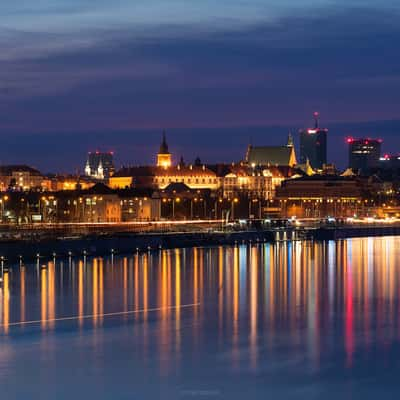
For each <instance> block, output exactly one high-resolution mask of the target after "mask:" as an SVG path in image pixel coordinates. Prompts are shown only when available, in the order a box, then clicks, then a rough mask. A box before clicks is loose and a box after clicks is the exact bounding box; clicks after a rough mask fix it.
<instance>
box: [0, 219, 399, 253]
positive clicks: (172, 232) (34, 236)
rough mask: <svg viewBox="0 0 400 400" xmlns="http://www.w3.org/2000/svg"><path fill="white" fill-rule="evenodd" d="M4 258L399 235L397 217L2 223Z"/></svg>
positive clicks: (134, 251) (0, 240)
mask: <svg viewBox="0 0 400 400" xmlns="http://www.w3.org/2000/svg"><path fill="white" fill-rule="evenodd" d="M0 233H1V239H0V257H1V258H2V259H3V260H6V259H7V260H9V261H16V260H22V259H24V260H33V259H36V258H54V257H67V256H68V257H71V256H81V255H98V256H104V255H108V254H131V253H138V252H139V253H141V252H144V251H152V250H160V249H166V248H183V247H194V246H218V245H238V244H243V243H258V242H259V243H262V242H270V243H272V242H280V241H298V240H338V239H345V238H352V237H367V236H370V237H374V236H396V235H400V221H398V220H393V219H392V220H375V219H368V220H367V219H366V220H355V221H354V220H338V221H336V220H335V221H332V220H315V219H307V220H287V219H277V220H250V221H243V220H241V221H235V222H231V223H224V221H221V220H220V221H215V220H200V221H170V222H167V221H162V222H142V223H127V224H121V223H119V224H93V223H92V224H37V225H21V226H15V225H3V226H2V227H1V229H0Z"/></svg>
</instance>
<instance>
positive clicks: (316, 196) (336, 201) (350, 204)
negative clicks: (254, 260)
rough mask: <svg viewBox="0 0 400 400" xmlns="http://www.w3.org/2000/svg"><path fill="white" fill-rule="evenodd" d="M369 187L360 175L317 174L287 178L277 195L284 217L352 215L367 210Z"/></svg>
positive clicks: (278, 189)
mask: <svg viewBox="0 0 400 400" xmlns="http://www.w3.org/2000/svg"><path fill="white" fill-rule="evenodd" d="M367 190H368V186H367V185H366V184H364V183H363V182H362V181H361V180H359V179H357V178H356V177H342V176H336V175H333V176H330V175H313V176H304V177H301V178H296V179H288V180H285V181H284V182H282V185H281V187H279V188H277V190H276V198H277V200H279V202H280V204H281V210H282V216H284V217H292V216H296V217H298V218H324V217H328V216H332V217H352V216H353V215H355V214H356V215H359V214H360V213H362V212H364V211H365V197H367Z"/></svg>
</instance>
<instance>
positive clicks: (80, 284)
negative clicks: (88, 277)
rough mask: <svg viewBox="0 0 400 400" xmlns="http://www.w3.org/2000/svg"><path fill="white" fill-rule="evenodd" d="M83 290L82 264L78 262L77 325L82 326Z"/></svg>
mask: <svg viewBox="0 0 400 400" xmlns="http://www.w3.org/2000/svg"><path fill="white" fill-rule="evenodd" d="M83 296H84V289H83V262H82V261H81V260H80V261H79V264H78V315H79V324H80V325H82V324H83V313H84V297H83Z"/></svg>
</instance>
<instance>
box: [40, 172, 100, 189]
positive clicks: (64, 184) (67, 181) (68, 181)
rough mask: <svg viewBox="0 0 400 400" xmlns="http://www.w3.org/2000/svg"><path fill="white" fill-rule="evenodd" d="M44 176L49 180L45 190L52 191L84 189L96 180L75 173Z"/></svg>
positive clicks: (92, 184)
mask: <svg viewBox="0 0 400 400" xmlns="http://www.w3.org/2000/svg"><path fill="white" fill-rule="evenodd" d="M46 178H47V181H48V182H49V183H48V184H46V190H47V191H53V192H58V191H60V190H76V189H81V190H86V189H90V188H91V187H92V186H94V185H95V184H96V182H97V180H96V179H94V178H91V177H87V176H77V175H49V176H47V177H46Z"/></svg>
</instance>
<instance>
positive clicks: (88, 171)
mask: <svg viewBox="0 0 400 400" xmlns="http://www.w3.org/2000/svg"><path fill="white" fill-rule="evenodd" d="M91 174H92V170H91V168H90V164H89V160H87V161H86V165H85V175H87V176H90V175H91Z"/></svg>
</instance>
